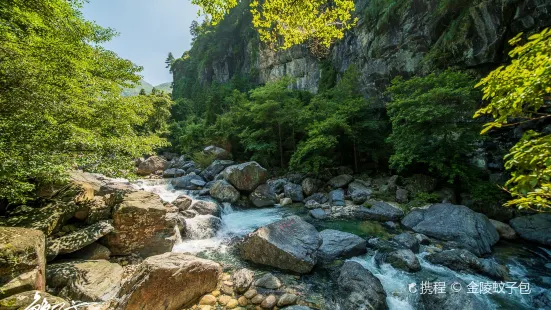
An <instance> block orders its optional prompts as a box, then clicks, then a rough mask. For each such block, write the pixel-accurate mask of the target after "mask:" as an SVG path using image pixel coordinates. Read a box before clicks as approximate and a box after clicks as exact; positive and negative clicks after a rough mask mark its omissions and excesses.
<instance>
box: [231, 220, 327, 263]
mask: <svg viewBox="0 0 551 310" xmlns="http://www.w3.org/2000/svg"><path fill="white" fill-rule="evenodd" d="M321 243H322V240H321V237H320V235H319V233H318V231H317V230H316V228H314V226H312V225H311V224H308V223H306V222H305V221H303V220H302V219H301V218H300V217H298V216H290V217H287V218H284V219H282V220H279V221H277V222H275V223H272V224H269V225H267V226H264V227H261V228H259V229H257V230H256V231H255V232H253V233H252V234H250V235H249V236H248V237H246V238H245V240H244V241H243V243H242V244H241V251H240V252H241V256H242V257H243V258H244V259H246V260H250V261H252V262H255V263H258V264H263V265H269V266H273V267H276V268H280V269H284V270H291V271H294V272H297V273H308V272H310V271H311V270H312V268H313V267H314V265H315V264H316V263H317V251H318V248H319V247H320V245H321Z"/></svg>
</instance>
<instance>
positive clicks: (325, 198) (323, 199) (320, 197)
mask: <svg viewBox="0 0 551 310" xmlns="http://www.w3.org/2000/svg"><path fill="white" fill-rule="evenodd" d="M310 200H313V201H315V202H317V203H320V204H324V203H327V202H329V195H327V194H326V193H315V194H313V195H311V196H308V197H306V198H305V199H304V202H305V203H306V202H308V201H310Z"/></svg>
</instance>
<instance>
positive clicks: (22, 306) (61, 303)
mask: <svg viewBox="0 0 551 310" xmlns="http://www.w3.org/2000/svg"><path fill="white" fill-rule="evenodd" d="M39 306H40V309H39V308H37V307H39ZM48 306H49V308H48ZM70 306H71V303H69V302H68V301H66V300H65V299H63V298H60V297H57V296H53V295H50V294H48V293H46V292H41V291H27V292H23V293H19V294H15V295H12V296H10V297H7V298H4V299H2V300H0V309H2V310H31V309H32V310H34V309H39V310H42V309H66V308H68V307H70ZM54 307H57V308H54Z"/></svg>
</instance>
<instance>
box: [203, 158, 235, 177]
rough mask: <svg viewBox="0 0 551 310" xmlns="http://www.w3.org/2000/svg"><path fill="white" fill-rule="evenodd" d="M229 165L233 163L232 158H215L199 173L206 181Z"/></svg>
mask: <svg viewBox="0 0 551 310" xmlns="http://www.w3.org/2000/svg"><path fill="white" fill-rule="evenodd" d="M231 165H235V162H234V161H233V160H215V161H213V162H212V164H210V165H209V166H208V167H207V168H205V170H203V171H202V172H201V174H199V175H200V176H201V177H203V178H204V179H205V180H207V181H212V180H214V178H215V177H216V176H217V175H218V174H219V173H221V172H222V171H224V169H226V168H227V167H229V166H231Z"/></svg>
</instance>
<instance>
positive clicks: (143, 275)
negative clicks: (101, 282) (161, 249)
mask: <svg viewBox="0 0 551 310" xmlns="http://www.w3.org/2000/svg"><path fill="white" fill-rule="evenodd" d="M221 273H222V269H221V267H220V265H218V264H217V263H215V262H213V261H210V260H206V259H201V258H197V257H195V256H191V255H186V254H181V253H165V254H161V255H157V256H152V257H149V258H147V259H146V260H144V261H143V263H142V264H141V265H140V266H139V267H138V269H137V270H136V272H135V273H134V275H133V276H132V278H130V279H129V280H128V281H127V282H125V283H124V284H123V286H122V288H121V290H120V291H119V293H118V298H119V301H118V305H117V307H116V309H126V310H131V309H141V310H157V309H159V307H160V305H162V309H166V310H179V309H182V308H187V307H191V306H192V305H193V304H195V303H196V302H197V301H198V300H199V298H200V297H201V296H203V295H205V294H207V293H209V292H212V291H213V290H215V289H216V286H217V284H218V277H219V276H220V274H221Z"/></svg>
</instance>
